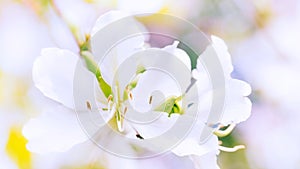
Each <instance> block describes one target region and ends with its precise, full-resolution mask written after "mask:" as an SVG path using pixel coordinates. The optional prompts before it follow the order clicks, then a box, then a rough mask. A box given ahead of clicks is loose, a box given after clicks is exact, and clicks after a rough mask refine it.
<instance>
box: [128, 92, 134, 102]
mask: <svg viewBox="0 0 300 169" xmlns="http://www.w3.org/2000/svg"><path fill="white" fill-rule="evenodd" d="M129 98H130V100H133V96H132V93H131V92H129Z"/></svg>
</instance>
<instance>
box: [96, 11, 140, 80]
mask: <svg viewBox="0 0 300 169" xmlns="http://www.w3.org/2000/svg"><path fill="white" fill-rule="evenodd" d="M122 19H123V20H122ZM113 24H114V25H113ZM107 26H110V27H109V29H108V28H107ZM123 28H126V29H123ZM145 31H146V29H145V27H144V26H143V25H141V24H140V23H139V22H138V21H137V20H135V18H134V17H131V16H130V15H129V14H128V13H126V12H121V11H110V12H107V13H105V14H104V15H102V16H101V17H100V18H99V19H98V20H97V22H96V24H95V26H94V28H93V31H92V37H91V46H92V50H93V54H94V56H95V60H97V61H99V65H100V69H101V73H102V76H103V78H104V80H105V81H106V82H107V83H108V84H112V81H113V78H114V76H115V74H116V71H117V70H118V68H119V66H120V64H121V63H122V62H123V61H125V60H126V59H127V58H128V57H130V56H131V55H132V54H133V53H135V52H136V51H139V50H141V49H142V47H143V46H144V41H145V39H146V37H145V36H144V35H141V34H140V35H138V36H132V37H128V36H131V35H132V34H133V33H134V34H135V35H136V34H137V33H141V32H145Z"/></svg>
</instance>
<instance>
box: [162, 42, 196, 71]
mask: <svg viewBox="0 0 300 169" xmlns="http://www.w3.org/2000/svg"><path fill="white" fill-rule="evenodd" d="M178 44H179V42H178V41H174V42H173V44H172V45H169V46H166V47H164V48H163V50H165V51H167V52H169V53H171V54H173V55H174V56H176V57H177V58H178V59H180V60H181V61H182V62H183V63H184V64H185V66H186V67H187V68H188V69H189V70H191V67H192V66H191V59H190V57H189V55H188V54H187V53H186V52H185V51H184V50H182V49H179V48H177V46H178Z"/></svg>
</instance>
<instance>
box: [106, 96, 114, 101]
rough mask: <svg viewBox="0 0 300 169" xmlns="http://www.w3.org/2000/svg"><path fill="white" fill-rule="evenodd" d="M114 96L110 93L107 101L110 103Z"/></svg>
mask: <svg viewBox="0 0 300 169" xmlns="http://www.w3.org/2000/svg"><path fill="white" fill-rule="evenodd" d="M112 98H113V96H112V95H109V96H108V98H107V103H109V102H110V101H111V100H112Z"/></svg>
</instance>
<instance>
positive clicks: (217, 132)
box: [214, 123, 236, 137]
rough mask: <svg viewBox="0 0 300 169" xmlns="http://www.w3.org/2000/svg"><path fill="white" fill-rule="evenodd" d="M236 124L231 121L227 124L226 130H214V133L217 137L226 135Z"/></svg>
mask: <svg viewBox="0 0 300 169" xmlns="http://www.w3.org/2000/svg"><path fill="white" fill-rule="evenodd" d="M235 126H236V124H234V123H232V124H230V125H229V127H228V128H227V129H226V130H220V129H219V130H216V131H215V132H214V134H215V135H217V136H218V137H226V136H228V135H229V134H230V133H231V132H232V130H233V129H234V128H235Z"/></svg>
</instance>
